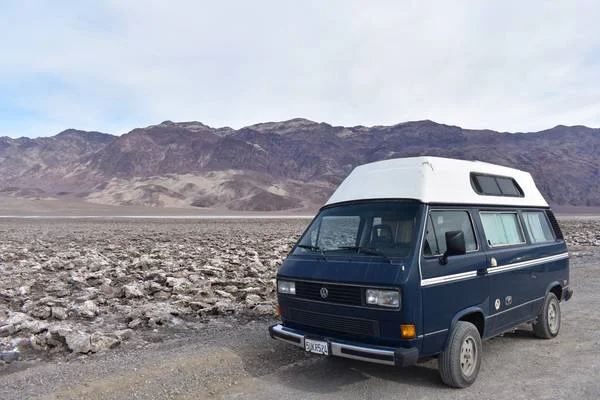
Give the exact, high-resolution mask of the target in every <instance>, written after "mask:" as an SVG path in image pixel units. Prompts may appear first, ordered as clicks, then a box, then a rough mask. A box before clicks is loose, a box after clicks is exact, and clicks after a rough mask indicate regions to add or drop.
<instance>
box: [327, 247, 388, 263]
mask: <svg viewBox="0 0 600 400" xmlns="http://www.w3.org/2000/svg"><path fill="white" fill-rule="evenodd" d="M338 249H342V250H356V251H357V253H358V254H360V253H363V254H367V255H370V256H379V257H383V258H385V259H386V260H387V261H389V262H390V264H391V263H392V259H391V258H389V257H388V256H387V255H385V254H384V253H383V252H381V251H379V250H377V249H375V248H372V247H364V246H340V247H338Z"/></svg>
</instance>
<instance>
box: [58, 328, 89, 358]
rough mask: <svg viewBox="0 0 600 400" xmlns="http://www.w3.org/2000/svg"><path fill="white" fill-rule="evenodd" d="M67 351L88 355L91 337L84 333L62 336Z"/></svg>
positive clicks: (71, 333) (70, 333)
mask: <svg viewBox="0 0 600 400" xmlns="http://www.w3.org/2000/svg"><path fill="white" fill-rule="evenodd" d="M64 338H65V341H66V343H67V346H68V347H69V350H71V351H72V352H74V353H89V352H90V351H91V350H92V342H91V335H89V334H88V333H85V332H81V331H77V332H69V333H67V334H66V335H64Z"/></svg>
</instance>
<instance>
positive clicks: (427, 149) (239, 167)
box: [0, 118, 600, 211]
mask: <svg viewBox="0 0 600 400" xmlns="http://www.w3.org/2000/svg"><path fill="white" fill-rule="evenodd" d="M599 154H600V129H593V128H588V127H585V126H563V125H558V126H556V127H554V128H551V129H547V130H544V131H540V132H530V133H506V132H495V131H492V130H470V129H462V128H460V127H458V126H450V125H444V124H438V123H436V122H434V121H429V120H425V121H408V122H403V123H399V124H396V125H392V126H373V127H364V126H355V127H343V126H332V125H329V124H327V123H318V122H314V121H310V120H307V119H303V118H295V119H292V120H289V121H280V122H265V123H260V124H255V125H251V126H247V127H244V128H241V129H238V130H235V129H232V128H229V127H224V128H212V127H210V126H207V125H205V124H203V123H201V122H198V121H190V122H172V121H164V122H162V123H159V124H156V125H151V126H148V127H146V128H137V129H134V130H132V131H130V132H128V133H126V134H124V135H122V136H113V135H109V134H105V133H101V132H86V131H79V130H74V129H67V130H65V131H63V132H61V133H59V134H57V135H55V136H52V137H42V138H36V139H29V138H19V139H11V138H7V137H2V138H0V196H11V197H16V198H29V199H32V198H33V199H36V198H44V199H61V198H64V199H69V200H70V201H72V200H79V201H88V202H94V203H100V204H107V205H135V206H147V207H182V208H198V207H207V208H217V209H230V210H252V211H275V210H286V209H297V208H315V207H319V206H320V205H321V204H322V203H323V202H324V201H325V200H326V199H327V197H328V196H329V195H330V194H331V193H332V191H333V190H334V188H335V186H336V185H337V184H338V183H339V182H341V180H342V179H343V178H344V177H345V176H346V175H347V174H348V173H349V172H350V171H351V170H352V168H354V167H355V166H356V165H359V164H363V163H366V162H371V161H377V160H382V159H388V158H396V157H408V156H417V155H435V156H444V157H452V158H459V159H467V160H482V161H487V162H491V163H495V164H501V165H506V166H510V167H515V168H519V169H523V170H527V171H529V172H531V173H532V174H533V175H534V178H535V179H536V182H537V183H538V186H539V188H540V190H541V191H542V193H543V194H544V196H545V197H546V199H547V200H548V201H549V202H550V203H551V204H554V205H563V206H589V207H594V206H595V207H598V206H600V156H599ZM398 184H402V182H398Z"/></svg>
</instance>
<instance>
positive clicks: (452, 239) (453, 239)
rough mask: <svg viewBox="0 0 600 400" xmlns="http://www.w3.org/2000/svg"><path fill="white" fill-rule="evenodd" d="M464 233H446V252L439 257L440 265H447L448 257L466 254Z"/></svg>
mask: <svg viewBox="0 0 600 400" xmlns="http://www.w3.org/2000/svg"><path fill="white" fill-rule="evenodd" d="M466 252H467V245H466V243H465V233H464V232H463V231H449V232H446V252H445V253H444V254H442V256H441V257H440V264H442V265H446V264H447V263H448V256H459V255H462V254H466Z"/></svg>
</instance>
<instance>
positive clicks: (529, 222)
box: [522, 211, 554, 243]
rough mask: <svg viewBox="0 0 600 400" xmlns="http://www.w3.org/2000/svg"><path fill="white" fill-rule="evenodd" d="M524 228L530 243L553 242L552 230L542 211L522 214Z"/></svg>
mask: <svg viewBox="0 0 600 400" xmlns="http://www.w3.org/2000/svg"><path fill="white" fill-rule="evenodd" d="M522 215H523V221H525V228H526V229H527V233H528V234H529V240H531V243H544V242H552V241H554V235H553V234H552V228H551V227H550V223H549V222H548V218H546V213H545V212H543V211H526V212H523V213H522Z"/></svg>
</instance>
